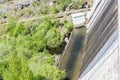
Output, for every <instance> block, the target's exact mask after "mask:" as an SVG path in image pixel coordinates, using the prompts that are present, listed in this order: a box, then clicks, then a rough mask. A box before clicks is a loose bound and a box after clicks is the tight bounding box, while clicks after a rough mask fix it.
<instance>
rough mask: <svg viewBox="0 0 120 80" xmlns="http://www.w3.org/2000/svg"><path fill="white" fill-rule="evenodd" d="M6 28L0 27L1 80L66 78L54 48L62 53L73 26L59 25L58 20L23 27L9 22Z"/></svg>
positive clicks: (15, 22) (54, 79)
mask: <svg viewBox="0 0 120 80" xmlns="http://www.w3.org/2000/svg"><path fill="white" fill-rule="evenodd" d="M4 27H5V28H3V27H0V79H1V80H62V79H63V78H64V77H65V76H66V75H65V71H61V70H59V69H58V68H57V67H56V66H55V54H59V53H60V52H59V51H57V49H55V48H59V49H60V46H61V45H62V44H63V43H64V36H65V35H67V34H68V33H70V32H71V31H72V23H70V22H68V21H67V20H64V21H63V22H62V23H60V22H59V20H58V19H57V18H55V17H51V18H48V17H46V18H44V19H43V20H41V21H36V22H35V21H27V22H24V23H22V22H17V19H14V18H10V19H9V23H8V25H6V26H4ZM59 28H60V29H61V30H59ZM61 31H64V32H65V33H61ZM53 49H55V50H56V51H55V50H54V51H51V50H53ZM60 50H61V49H60Z"/></svg>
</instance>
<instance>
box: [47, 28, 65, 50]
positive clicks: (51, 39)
mask: <svg viewBox="0 0 120 80" xmlns="http://www.w3.org/2000/svg"><path fill="white" fill-rule="evenodd" d="M46 41H47V46H49V47H53V48H54V47H58V46H59V45H60V44H61V43H62V41H63V36H62V35H61V34H60V32H58V31H57V30H56V29H55V28H51V29H50V30H49V31H48V32H47V35H46Z"/></svg>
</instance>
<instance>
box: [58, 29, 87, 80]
mask: <svg viewBox="0 0 120 80" xmlns="http://www.w3.org/2000/svg"><path fill="white" fill-rule="evenodd" d="M85 38H86V27H81V28H74V30H73V32H72V35H71V39H70V42H69V44H68V46H67V48H66V50H65V53H64V56H63V57H62V58H61V61H60V63H59V68H60V69H65V70H66V73H67V76H68V78H69V79H70V80H77V79H78V77H79V73H80V67H81V62H82V57H83V52H84V47H85ZM65 80H67V79H65Z"/></svg>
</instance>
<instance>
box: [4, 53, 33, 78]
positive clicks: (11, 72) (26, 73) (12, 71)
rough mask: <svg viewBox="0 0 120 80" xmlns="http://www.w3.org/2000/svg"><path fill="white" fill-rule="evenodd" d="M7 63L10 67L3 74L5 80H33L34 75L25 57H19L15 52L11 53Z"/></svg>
mask: <svg viewBox="0 0 120 80" xmlns="http://www.w3.org/2000/svg"><path fill="white" fill-rule="evenodd" d="M7 61H8V66H7V68H6V69H5V71H4V72H3V79H4V80H33V76H32V73H31V71H30V70H29V67H28V66H27V62H26V59H25V57H24V56H23V55H21V56H19V57H18V56H17V54H16V53H15V52H11V53H10V54H9V56H8V60H7Z"/></svg>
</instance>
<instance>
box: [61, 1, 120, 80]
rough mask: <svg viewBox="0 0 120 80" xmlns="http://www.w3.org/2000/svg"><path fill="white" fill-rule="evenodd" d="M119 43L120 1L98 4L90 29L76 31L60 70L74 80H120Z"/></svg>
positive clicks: (62, 59) (63, 57)
mask: <svg viewBox="0 0 120 80" xmlns="http://www.w3.org/2000/svg"><path fill="white" fill-rule="evenodd" d="M119 39H120V0H95V1H94V5H93V7H92V9H91V11H90V15H89V17H88V23H87V26H86V27H79V28H75V29H74V30H73V32H72V35H71V38H70V41H69V43H68V46H67V47H66V49H65V51H64V53H63V55H62V57H61V58H60V63H59V68H60V69H62V70H63V69H64V70H65V71H66V73H67V77H68V78H69V79H70V80H120V58H119V57H120V53H119V49H120V47H119V45H120V40H119ZM66 80H67V79H66Z"/></svg>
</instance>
